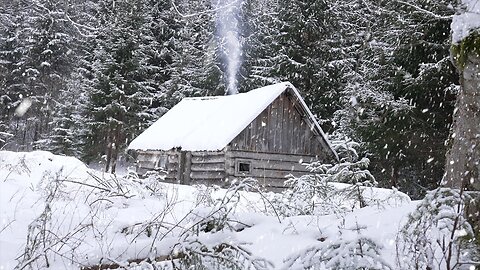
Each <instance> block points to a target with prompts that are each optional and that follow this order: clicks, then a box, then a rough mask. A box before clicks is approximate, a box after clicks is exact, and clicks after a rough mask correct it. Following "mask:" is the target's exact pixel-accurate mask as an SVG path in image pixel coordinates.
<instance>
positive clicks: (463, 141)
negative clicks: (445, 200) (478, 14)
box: [442, 34, 480, 256]
mask: <svg viewBox="0 0 480 270" xmlns="http://www.w3.org/2000/svg"><path fill="white" fill-rule="evenodd" d="M451 54H452V59H453V60H454V61H453V62H454V64H455V65H456V67H457V69H458V71H459V73H460V84H461V87H460V91H459V93H458V95H457V102H456V104H455V112H454V115H453V133H452V140H453V141H452V146H451V148H450V150H449V152H448V153H447V161H446V166H445V176H444V179H443V181H442V184H443V185H444V186H447V187H452V188H459V189H463V190H466V191H468V192H469V193H470V194H471V195H472V200H470V201H468V202H467V205H466V213H467V218H468V220H469V221H470V223H471V224H472V225H473V231H474V232H475V238H476V243H477V245H480V36H479V35H477V34H471V35H470V36H468V37H467V38H465V39H464V40H462V42H461V43H460V44H458V45H453V46H452V50H451ZM478 255H479V254H477V256H478Z"/></svg>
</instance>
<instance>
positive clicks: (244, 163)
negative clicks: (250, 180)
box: [235, 159, 252, 176]
mask: <svg viewBox="0 0 480 270" xmlns="http://www.w3.org/2000/svg"><path fill="white" fill-rule="evenodd" d="M251 174H252V161H251V160H245V159H237V160H236V162H235V175H237V176H243V175H251Z"/></svg>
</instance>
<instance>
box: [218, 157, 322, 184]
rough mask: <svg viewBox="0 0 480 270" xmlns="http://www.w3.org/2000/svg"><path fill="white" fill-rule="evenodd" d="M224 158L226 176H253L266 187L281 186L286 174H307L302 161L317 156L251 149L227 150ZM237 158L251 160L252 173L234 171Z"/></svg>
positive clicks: (307, 160)
mask: <svg viewBox="0 0 480 270" xmlns="http://www.w3.org/2000/svg"><path fill="white" fill-rule="evenodd" d="M225 159H226V160H225V166H226V174H227V177H228V178H232V179H233V178H246V177H253V178H255V179H257V180H258V181H259V183H260V184H261V185H264V186H266V187H282V186H283V182H284V181H285V180H287V178H286V176H287V175H289V174H292V175H294V176H301V175H304V174H308V173H309V171H308V170H307V168H306V167H305V165H303V163H310V162H313V161H316V160H317V157H315V156H308V155H293V154H278V153H259V152H251V151H228V152H226V154H225ZM238 160H240V161H251V166H252V168H251V170H252V173H251V174H250V175H244V176H242V175H241V174H238V172H237V173H236V171H235V165H236V163H237V161H238Z"/></svg>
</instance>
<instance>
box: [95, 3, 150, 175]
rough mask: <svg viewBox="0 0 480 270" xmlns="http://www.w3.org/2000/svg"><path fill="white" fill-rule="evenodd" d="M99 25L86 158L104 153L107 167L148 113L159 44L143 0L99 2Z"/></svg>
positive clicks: (114, 166)
mask: <svg viewBox="0 0 480 270" xmlns="http://www.w3.org/2000/svg"><path fill="white" fill-rule="evenodd" d="M100 12H101V13H100V14H101V16H102V17H101V19H100V21H101V29H100V31H99V33H98V36H97V48H96V49H95V52H94V57H95V60H94V64H93V76H94V78H93V87H92V89H91V90H90V93H89V94H90V103H89V106H90V108H89V111H90V117H91V118H90V119H91V120H92V121H91V122H90V123H89V126H90V128H89V129H90V135H89V136H90V137H89V138H88V145H87V149H89V150H90V152H89V153H87V158H90V159H92V158H96V157H98V156H99V155H105V158H106V166H105V170H106V171H111V172H115V168H116V160H117V157H118V153H119V151H120V149H122V148H124V147H125V144H126V142H127V141H129V140H130V139H131V138H132V137H133V136H134V135H135V134H136V133H137V132H138V125H142V123H144V122H146V121H145V119H146V118H148V117H150V116H149V115H147V114H145V113H144V112H145V109H146V108H148V106H149V105H150V102H151V100H152V96H151V88H152V85H154V82H152V76H154V75H155V73H156V72H157V68H156V66H154V65H152V64H153V62H152V61H151V60H152V58H154V57H156V56H157V54H158V51H157V48H159V46H158V44H157V43H156V40H155V38H154V37H153V34H152V31H151V29H150V23H151V16H150V12H149V7H148V6H147V5H146V2H145V1H144V0H136V1H104V2H102V3H101V9H100Z"/></svg>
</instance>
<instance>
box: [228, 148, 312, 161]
mask: <svg viewBox="0 0 480 270" xmlns="http://www.w3.org/2000/svg"><path fill="white" fill-rule="evenodd" d="M227 153H228V155H227V157H228V158H245V159H256V160H270V161H272V160H275V161H288V162H297V163H310V162H313V161H316V160H317V157H314V156H304V155H294V154H276V153H262V152H247V151H229V152H227Z"/></svg>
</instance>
